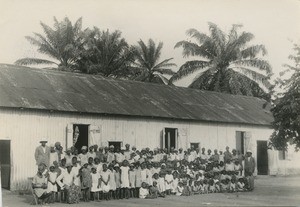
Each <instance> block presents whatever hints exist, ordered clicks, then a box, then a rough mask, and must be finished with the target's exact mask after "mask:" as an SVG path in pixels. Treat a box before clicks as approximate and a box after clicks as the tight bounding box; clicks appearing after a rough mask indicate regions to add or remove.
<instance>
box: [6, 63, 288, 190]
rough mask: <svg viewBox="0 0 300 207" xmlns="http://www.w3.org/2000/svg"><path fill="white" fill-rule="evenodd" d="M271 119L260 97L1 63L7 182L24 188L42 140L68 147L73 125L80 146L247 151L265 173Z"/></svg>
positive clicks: (267, 169) (266, 104)
mask: <svg viewBox="0 0 300 207" xmlns="http://www.w3.org/2000/svg"><path fill="white" fill-rule="evenodd" d="M272 120H273V117H272V114H271V112H270V105H269V104H268V103H267V102H266V101H265V100H262V99H259V98H255V97H247V96H237V95H230V94H223V93H217V92H209V91H201V90H195V89H190V88H183V87H175V86H162V85H158V84H151V83H142V82H136V81H128V80H119V79H118V80H116V79H109V78H103V77H101V76H96V75H86V74H78V73H70V72H62V71H55V70H46V69H35V68H28V67H21V66H15V65H7V64H0V162H1V172H2V173H1V174H2V187H7V188H9V189H11V190H20V189H24V188H27V185H28V184H27V178H28V177H30V176H33V175H34V174H35V173H36V170H37V167H36V164H35V159H34V151H35V148H36V147H37V146H38V145H39V141H40V140H41V139H47V140H48V144H54V143H55V142H57V141H59V142H61V143H62V146H63V147H64V148H67V147H70V146H72V145H73V136H74V132H75V129H76V130H77V131H78V130H79V132H80V135H79V138H78V141H77V143H76V145H75V146H76V147H78V148H80V147H81V146H82V145H93V144H97V145H98V146H108V145H115V146H118V147H122V146H123V145H124V144H126V143H129V144H130V145H131V146H132V145H135V146H136V147H137V148H138V149H141V148H145V147H149V148H151V149H152V148H156V147H163V148H165V147H167V148H170V147H175V148H180V147H182V148H184V149H187V148H189V147H190V146H191V145H193V146H195V147H205V148H206V149H212V150H214V149H218V150H223V151H224V150H225V147H226V146H229V147H230V148H231V149H233V148H235V149H237V150H240V151H241V152H242V153H245V151H246V150H247V149H250V150H252V151H253V156H254V157H255V159H256V161H257V162H256V163H257V168H256V169H257V172H256V173H257V174H268V173H269V172H270V169H271V168H272V167H274V166H270V165H269V164H268V152H267V141H268V139H269V137H270V134H271V133H272V129H271V122H272ZM274 152H275V153H277V154H276V156H277V157H278V154H280V153H278V152H277V151H274ZM273 154H274V153H273ZM281 157H282V158H283V159H282V160H279V162H276V163H277V164H278V163H279V165H278V166H284V167H285V169H282V170H281V171H282V172H285V170H286V166H287V162H288V160H285V159H284V158H285V157H284V156H281ZM273 163H274V162H273V161H272V165H273ZM279 168H280V167H279Z"/></svg>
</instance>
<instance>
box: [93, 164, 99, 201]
mask: <svg viewBox="0 0 300 207" xmlns="http://www.w3.org/2000/svg"><path fill="white" fill-rule="evenodd" d="M91 176H92V187H91V194H92V199H93V200H94V201H96V200H98V201H99V200H100V199H99V198H100V197H99V192H100V191H101V187H100V186H101V179H100V174H99V173H97V169H96V167H92V172H91Z"/></svg>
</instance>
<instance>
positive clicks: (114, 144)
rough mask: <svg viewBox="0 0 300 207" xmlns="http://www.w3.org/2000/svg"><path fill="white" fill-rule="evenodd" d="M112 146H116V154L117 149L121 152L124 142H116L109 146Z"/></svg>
mask: <svg viewBox="0 0 300 207" xmlns="http://www.w3.org/2000/svg"><path fill="white" fill-rule="evenodd" d="M111 145H112V146H114V152H116V150H117V149H119V150H121V147H122V142H115V141H112V142H108V146H111Z"/></svg>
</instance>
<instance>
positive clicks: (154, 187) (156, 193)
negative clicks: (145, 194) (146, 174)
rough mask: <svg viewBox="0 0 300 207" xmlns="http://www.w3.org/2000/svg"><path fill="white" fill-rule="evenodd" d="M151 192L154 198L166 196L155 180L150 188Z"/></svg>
mask: <svg viewBox="0 0 300 207" xmlns="http://www.w3.org/2000/svg"><path fill="white" fill-rule="evenodd" d="M149 193H150V196H151V197H152V198H157V197H163V198H164V197H165V194H163V193H160V192H159V190H158V187H157V182H156V181H153V184H152V186H151V187H150V188H149Z"/></svg>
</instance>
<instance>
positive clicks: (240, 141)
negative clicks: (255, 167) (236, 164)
mask: <svg viewBox="0 0 300 207" xmlns="http://www.w3.org/2000/svg"><path fill="white" fill-rule="evenodd" d="M235 141H236V150H237V151H240V152H241V154H242V155H243V154H245V132H242V131H236V132H235Z"/></svg>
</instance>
